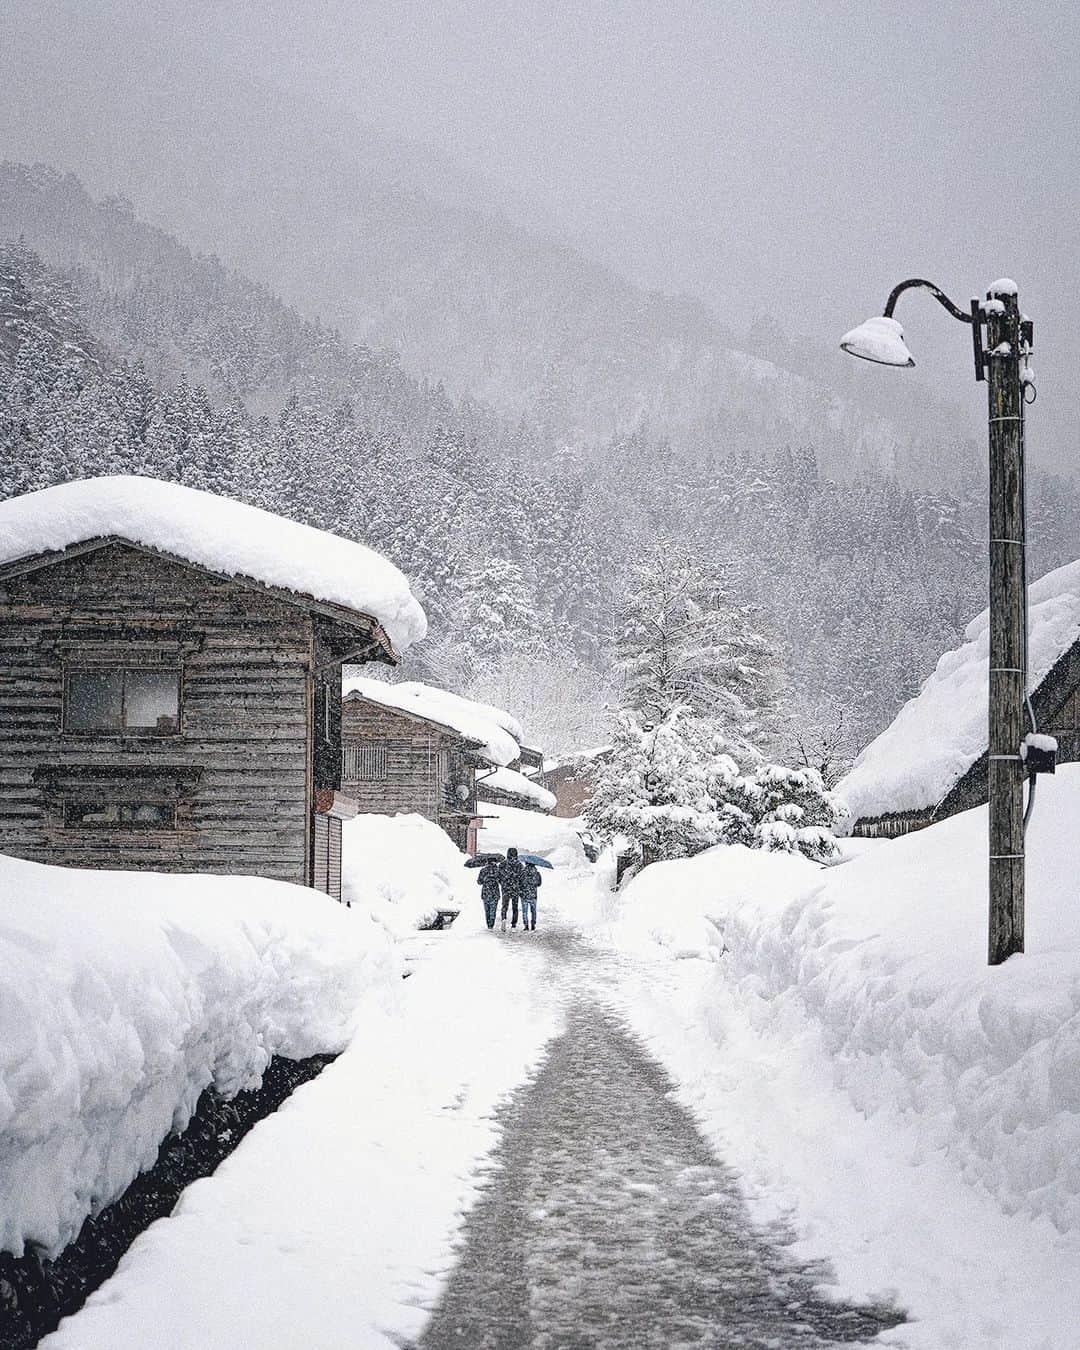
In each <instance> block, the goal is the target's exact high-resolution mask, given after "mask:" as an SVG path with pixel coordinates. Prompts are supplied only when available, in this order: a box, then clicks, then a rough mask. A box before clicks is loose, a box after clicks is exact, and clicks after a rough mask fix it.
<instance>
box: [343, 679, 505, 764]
mask: <svg viewBox="0 0 1080 1350" xmlns="http://www.w3.org/2000/svg"><path fill="white" fill-rule="evenodd" d="M342 692H343V693H344V694H345V695H346V696H347V695H349V694H359V696H360V697H361V698H366V699H369V700H370V701H371V702H372V703H379V704H381V705H382V706H383V707H384V708H393V709H395V710H396V711H398V712H405V713H410V714H411V715H412V716H413V717H422V718H424V720H425V721H428V722H436V723H438V725H439V726H442V727H448V728H449V729H450V730H451V731H456V732H457V733H458V735H460V736H464V737H465V738H466V739H467V740H470V741H475V742H476V743H477V744H478V746H479V747H480V754H481V755H482V756H483V758H484V759H486V760H487V761H488V762H489V763H491V764H496V765H506V764H512V763H513V762H514V760H516V759H517V758H518V756H519V754H520V753H521V751H520V745H521V741H522V740H523V738H524V734H525V733H524V732H523V731H522V728H521V723H520V722H519V721H518V720H517V718H516V717H511V716H510V714H509V713H508V712H503V710H502V709H501V708H495V707H492V705H491V704H490V703H475V702H474V701H473V700H472V699H469V698H462V697H461V695H460V694H451V693H448V692H447V691H446V690H445V689H436V688H435V687H434V686H433V685H430V684H421V683H420V682H419V681H415V680H413V681H406V682H403V683H401V684H388V683H387V682H386V681H385V680H373V679H371V678H370V677H369V676H366V675H357V676H353V677H352V678H350V679H346V680H344V681H343V682H342Z"/></svg>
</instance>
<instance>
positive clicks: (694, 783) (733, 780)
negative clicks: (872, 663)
mask: <svg viewBox="0 0 1080 1350" xmlns="http://www.w3.org/2000/svg"><path fill="white" fill-rule="evenodd" d="M729 748H730V742H729V741H728V739H727V737H726V733H725V731H724V730H723V728H722V727H721V726H720V724H719V723H717V722H715V721H713V720H711V719H708V718H700V717H693V716H691V715H690V714H689V713H688V712H686V710H685V709H682V708H676V709H674V710H673V711H672V712H670V713H669V714H668V715H667V716H666V717H665V718H664V719H663V720H662V721H661V722H660V723H659V724H658V725H656V726H651V725H649V724H644V725H643V724H641V723H639V722H638V721H637V720H636V719H635V718H634V717H633V716H632V715H630V714H624V715H623V716H622V718H621V719H620V722H619V725H618V728H617V730H616V733H615V737H614V741H613V748H612V754H611V756H610V758H609V759H607V760H606V761H605V763H604V764H603V767H602V768H601V769H600V771H599V775H598V777H597V780H596V786H595V790H594V793H593V796H592V799H591V800H590V802H589V803H588V805H587V806H586V808H585V820H586V823H587V824H588V826H589V828H590V830H592V831H593V832H594V833H595V834H596V835H597V836H598V837H599V838H600V839H602V840H604V841H608V840H611V839H613V838H615V837H616V836H618V835H626V836H628V837H629V838H631V839H633V840H635V841H636V842H637V843H638V844H639V845H640V847H641V850H642V853H643V855H644V857H645V860H646V861H647V862H656V861H658V860H660V859H668V858H685V857H690V856H692V855H693V854H695V853H700V852H701V851H702V850H703V849H706V848H711V847H713V846H714V845H716V844H745V845H746V846H747V847H749V848H766V849H769V850H771V851H773V852H779V851H785V852H798V853H802V854H804V855H805V856H806V857H808V858H811V859H812V860H814V861H816V862H823V861H825V860H826V859H828V858H830V857H832V856H833V855H834V853H835V851H836V844H835V841H834V839H833V836H832V828H833V826H834V825H835V824H836V822H837V820H838V817H839V812H838V808H837V806H836V804H835V803H834V801H833V799H832V798H831V797H830V796H829V794H828V793H827V792H826V790H825V787H824V784H823V783H822V781H821V775H820V774H819V773H817V771H816V770H814V769H791V768H787V767H785V766H783V765H780V764H763V765H759V766H757V767H755V768H753V769H751V770H749V771H743V770H741V769H740V768H739V765H738V764H737V763H736V761H735V759H734V758H733V757H732V755H731V754H730V753H729Z"/></svg>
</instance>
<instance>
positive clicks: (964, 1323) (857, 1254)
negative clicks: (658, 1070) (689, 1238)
mask: <svg viewBox="0 0 1080 1350" xmlns="http://www.w3.org/2000/svg"><path fill="white" fill-rule="evenodd" d="M1078 810H1080V765H1068V766H1065V767H1064V768H1063V769H1062V770H1060V771H1059V773H1058V774H1057V776H1056V778H1054V779H1045V780H1044V782H1043V785H1042V787H1041V789H1040V797H1039V803H1038V807H1037V810H1036V812H1035V816H1034V819H1033V825H1032V829H1031V831H1030V834H1029V840H1028V902H1027V904H1028V910H1027V912H1028V926H1027V954H1026V955H1025V956H1022V957H1014V958H1012V959H1011V960H1010V961H1008V962H1006V963H1005V965H1003V966H1001V967H998V968H995V969H991V968H989V967H988V966H987V965H986V923H987V920H986V866H987V864H986V811H985V808H983V809H980V810H976V811H970V812H967V813H965V814H963V815H960V816H956V817H954V818H952V819H950V820H947V821H945V822H943V823H942V824H940V825H936V826H933V827H931V828H930V829H927V830H923V831H920V832H918V833H916V834H911V835H907V836H905V837H904V838H902V839H898V840H895V841H891V842H886V841H873V842H871V841H856V842H853V843H851V844H849V845H848V846H847V847H848V851H849V854H850V855H851V860H850V861H849V862H846V863H844V864H841V865H839V866H834V867H831V868H827V869H824V870H822V869H818V868H816V867H815V866H814V865H812V864H810V863H808V862H806V861H805V860H804V859H802V858H798V857H791V856H785V855H770V854H767V853H761V852H751V851H749V850H746V849H742V848H718V849H714V850H711V851H710V852H708V853H704V854H700V855H698V856H697V857H696V858H693V859H690V860H686V861H679V862H673V863H664V864H658V865H656V866H653V867H650V868H647V869H645V871H643V872H642V873H640V874H639V875H638V876H637V877H636V878H634V880H633V881H632V882H631V883H630V884H629V885H628V887H627V888H626V891H625V892H624V894H623V895H622V896H620V897H615V898H613V899H612V900H610V901H609V902H608V904H607V910H608V915H609V925H608V927H607V929H606V938H605V940H610V941H613V942H614V943H615V945H616V947H617V948H618V950H619V951H621V952H622V953H623V955H624V958H625V959H626V961H627V963H628V964H627V969H628V970H630V971H633V972H636V973H635V974H634V975H633V977H632V978H631V979H630V980H629V982H628V984H627V990H626V991H625V1002H624V1006H625V1009H626V1013H627V1016H628V1017H629V1019H630V1021H631V1022H632V1024H633V1025H634V1026H635V1027H636V1028H637V1029H638V1031H639V1032H640V1033H641V1034H642V1035H644V1036H645V1037H646V1039H647V1040H648V1042H649V1044H650V1046H651V1047H652V1049H653V1050H654V1052H655V1053H657V1054H658V1056H659V1057H660V1058H661V1059H662V1061H663V1062H664V1063H665V1064H666V1065H667V1067H668V1068H669V1069H670V1070H671V1071H672V1072H673V1073H674V1075H675V1076H676V1078H677V1079H679V1080H680V1082H681V1084H682V1087H683V1093H684V1099H685V1100H686V1102H687V1104H688V1105H689V1106H690V1107H691V1108H692V1109H693V1110H694V1111H695V1113H696V1114H697V1115H698V1117H699V1119H700V1120H701V1121H702V1123H703V1124H704V1125H705V1127H706V1129H707V1130H708V1131H709V1133H710V1134H711V1136H712V1138H713V1139H714V1140H715V1141H716V1144H717V1147H718V1148H719V1150H720V1152H721V1154H722V1156H724V1157H726V1158H727V1159H728V1160H729V1161H730V1162H732V1163H733V1164H734V1165H735V1166H736V1167H738V1168H739V1170H740V1171H741V1172H742V1173H743V1175H744V1177H745V1179H746V1184H747V1187H748V1190H749V1192H750V1196H751V1199H752V1200H753V1201H754V1203H755V1204H756V1206H757V1210H758V1212H759V1213H761V1214H764V1215H767V1214H768V1213H770V1212H772V1213H778V1214H779V1213H786V1212H790V1211H793V1214H792V1218H793V1221H794V1224H795V1227H796V1228H797V1229H798V1230H799V1231H800V1233H801V1234H802V1235H803V1242H802V1244H801V1248H802V1250H803V1251H805V1252H806V1253H807V1254H810V1255H812V1254H814V1253H815V1252H818V1253H820V1254H825V1255H828V1256H829V1257H830V1258H831V1259H832V1260H834V1261H835V1262H836V1265H837V1268H838V1273H839V1277H840V1280H841V1283H842V1284H843V1285H844V1287H845V1288H846V1289H847V1290H849V1291H860V1290H862V1291H867V1290H875V1289H877V1290H884V1289H886V1288H888V1287H896V1288H897V1289H898V1291H899V1299H900V1301H901V1303H902V1304H904V1305H905V1306H908V1307H909V1308H910V1310H911V1312H912V1314H913V1316H914V1318H915V1319H916V1321H915V1322H914V1323H913V1324H912V1325H910V1326H907V1327H904V1328H900V1329H898V1330H897V1331H895V1332H891V1333H888V1335H887V1336H886V1337H884V1338H883V1339H884V1340H886V1341H890V1342H891V1341H893V1340H895V1341H896V1343H899V1344H904V1345H911V1346H920V1347H923V1346H925V1347H927V1348H928V1350H942V1347H957V1348H958V1350H959V1348H960V1347H962V1348H963V1350H971V1348H972V1347H991V1346H993V1347H1001V1348H1002V1350H1006V1348H1007V1350H1028V1348H1029V1347H1031V1348H1034V1347H1038V1348H1039V1350H1051V1348H1052V1350H1075V1347H1076V1346H1077V1345H1078V1344H1080V1340H1078V1339H1077V1333H1076V1330H1075V1328H1076V1327H1077V1326H1080V1288H1078V1283H1077V1281H1076V1278H1075V1274H1076V1271H1077V1270H1078V1269H1080V902H1078V901H1077V892H1076V877H1077V876H1078V875H1080V832H1078V831H1077V830H1076V819H1077V813H1078ZM1070 1272H1071V1273H1070Z"/></svg>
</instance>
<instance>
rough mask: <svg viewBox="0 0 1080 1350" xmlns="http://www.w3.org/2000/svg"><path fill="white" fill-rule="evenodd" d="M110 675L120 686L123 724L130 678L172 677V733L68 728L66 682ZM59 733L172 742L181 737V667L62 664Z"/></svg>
mask: <svg viewBox="0 0 1080 1350" xmlns="http://www.w3.org/2000/svg"><path fill="white" fill-rule="evenodd" d="M110 673H116V674H119V675H120V677H121V683H120V717H121V721H122V722H124V721H125V720H126V717H127V702H128V694H127V677H128V675H129V674H133V675H175V677H176V727H175V728H174V729H173V730H172V731H156V730H155V729H154V728H153V727H128V726H126V725H121V726H119V727H72V726H69V725H68V710H69V708H70V707H71V702H72V700H71V687H70V680H71V677H72V676H73V675H107V674H110ZM60 730H61V731H62V733H63V734H64V735H65V736H78V737H87V736H91V737H95V738H97V739H103V738H108V739H111V740H148V741H167V740H174V739H176V738H177V737H179V736H182V735H183V731H184V663H183V661H180V660H177V661H176V662H174V663H170V664H165V663H164V662H161V663H155V664H152V665H151V664H148V665H133V664H131V663H130V662H126V661H70V662H69V661H65V662H64V666H63V672H62V677H61V694H60Z"/></svg>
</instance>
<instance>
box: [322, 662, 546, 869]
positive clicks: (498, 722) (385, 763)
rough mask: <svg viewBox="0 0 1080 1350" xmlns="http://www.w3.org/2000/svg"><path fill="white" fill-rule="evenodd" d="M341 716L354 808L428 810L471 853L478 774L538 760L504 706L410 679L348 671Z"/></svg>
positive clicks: (347, 787)
mask: <svg viewBox="0 0 1080 1350" xmlns="http://www.w3.org/2000/svg"><path fill="white" fill-rule="evenodd" d="M342 722H343V725H342V739H343V763H342V785H343V790H344V792H345V793H346V794H347V795H348V796H349V797H350V798H352V799H353V800H354V801H355V802H356V803H357V806H358V809H359V810H360V811H370V812H378V813H380V814H387V815H393V814H395V813H398V812H415V813H417V814H418V815H422V816H426V817H427V819H428V820H432V821H434V822H435V823H436V824H437V825H439V826H441V828H442V829H443V830H445V831H446V833H447V834H448V835H449V836H450V838H451V839H452V840H453V841H454V843H455V844H456V845H457V847H458V848H460V849H464V850H465V851H466V852H470V853H473V852H475V851H476V847H477V832H478V830H479V829H481V828H482V823H483V822H482V817H483V810H482V808H481V807H479V806H478V801H477V779H478V775H480V774H484V773H487V772H490V771H492V770H495V769H501V768H505V767H508V766H519V765H521V764H522V762H523V756H524V757H528V759H529V760H530V762H539V760H540V754H539V752H538V751H535V750H529V749H527V748H525V749H523V748H522V746H521V744H520V740H519V738H520V736H521V734H522V733H521V727H520V725H519V724H518V723H517V722H516V721H515V720H514V718H512V717H511V716H510V715H509V714H508V713H505V712H503V711H502V709H499V708H493V707H491V706H490V705H488V704H483V703H477V702H474V701H473V700H471V699H465V698H461V697H460V696H458V695H456V694H450V693H448V692H447V691H446V690H443V689H436V688H434V687H433V686H431V685H426V684H420V683H418V682H415V681H413V682H408V683H402V684H388V683H386V682H385V681H382V680H375V679H371V678H369V677H366V676H357V677H353V678H350V679H347V680H346V682H345V684H344V687H343V696H342Z"/></svg>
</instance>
